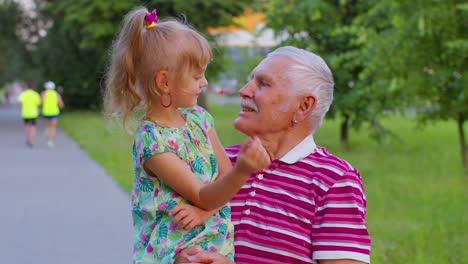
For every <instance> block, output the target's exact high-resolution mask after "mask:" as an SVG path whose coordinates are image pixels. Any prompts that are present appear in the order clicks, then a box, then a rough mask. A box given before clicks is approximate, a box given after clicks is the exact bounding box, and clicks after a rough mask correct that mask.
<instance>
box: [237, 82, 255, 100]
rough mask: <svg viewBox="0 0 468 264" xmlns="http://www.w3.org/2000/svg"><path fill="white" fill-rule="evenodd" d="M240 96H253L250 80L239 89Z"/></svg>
mask: <svg viewBox="0 0 468 264" xmlns="http://www.w3.org/2000/svg"><path fill="white" fill-rule="evenodd" d="M239 95H240V97H247V98H251V97H252V96H253V88H252V82H251V81H250V82H248V83H246V84H245V85H244V87H242V88H241V89H240V90H239Z"/></svg>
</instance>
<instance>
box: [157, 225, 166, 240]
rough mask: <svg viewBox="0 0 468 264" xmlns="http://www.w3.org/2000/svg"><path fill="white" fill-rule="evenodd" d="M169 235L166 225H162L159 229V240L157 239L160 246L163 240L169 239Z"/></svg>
mask: <svg viewBox="0 0 468 264" xmlns="http://www.w3.org/2000/svg"><path fill="white" fill-rule="evenodd" d="M167 233H168V230H167V226H166V225H164V224H160V225H159V227H158V238H157V242H158V244H159V243H161V240H162V239H164V238H167Z"/></svg>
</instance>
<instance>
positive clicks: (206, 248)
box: [197, 239, 208, 251]
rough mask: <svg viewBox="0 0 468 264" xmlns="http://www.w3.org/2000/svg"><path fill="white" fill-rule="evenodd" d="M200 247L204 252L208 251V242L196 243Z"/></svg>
mask: <svg viewBox="0 0 468 264" xmlns="http://www.w3.org/2000/svg"><path fill="white" fill-rule="evenodd" d="M197 244H198V245H199V246H200V247H202V248H203V249H204V250H205V251H208V240H206V239H205V240H203V241H202V242H200V243H197Z"/></svg>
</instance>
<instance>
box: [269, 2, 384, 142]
mask: <svg viewBox="0 0 468 264" xmlns="http://www.w3.org/2000/svg"><path fill="white" fill-rule="evenodd" d="M288 2H289V4H288V5H285V4H284V1H280V0H277V1H270V2H269V4H267V5H265V6H264V11H265V13H266V15H267V19H268V27H271V28H272V29H274V30H275V32H276V33H277V34H284V33H287V34H288V36H289V38H288V39H286V40H285V41H284V42H283V43H282V45H293V46H296V47H299V48H304V49H307V50H310V51H312V52H314V53H316V54H318V55H320V56H321V57H322V58H324V60H325V61H326V62H327V63H328V65H329V66H330V68H331V70H332V72H333V75H334V78H335V100H334V103H333V105H332V108H331V109H330V113H329V114H328V115H327V117H331V118H335V117H343V119H344V123H343V125H344V126H346V127H347V126H348V124H349V125H351V126H352V127H354V128H360V127H361V126H362V124H364V123H366V122H367V123H368V124H370V125H371V128H372V130H371V135H375V137H377V138H380V137H382V136H384V135H385V134H386V132H387V130H386V129H384V128H383V126H382V125H381V124H380V123H379V119H378V117H379V115H381V114H382V113H383V111H384V110H385V109H387V108H388V107H389V106H388V105H387V103H386V101H385V99H386V97H387V94H388V89H380V90H378V91H376V89H375V88H376V86H375V85H371V84H372V81H373V80H372V79H370V78H369V77H370V76H369V75H367V76H366V75H363V71H364V69H365V68H366V67H367V60H368V58H369V57H371V56H372V55H371V54H370V52H371V50H370V49H371V48H372V45H371V44H372V42H371V39H370V37H371V36H372V33H373V32H377V31H378V30H379V28H378V26H379V25H381V24H385V22H382V21H380V20H379V18H378V17H377V16H373V17H372V18H373V20H375V22H376V23H368V24H363V23H360V21H361V20H362V17H363V16H367V15H368V12H369V11H370V10H371V9H372V1H307V0H290V1H288ZM343 137H344V140H347V139H346V135H342V138H343Z"/></svg>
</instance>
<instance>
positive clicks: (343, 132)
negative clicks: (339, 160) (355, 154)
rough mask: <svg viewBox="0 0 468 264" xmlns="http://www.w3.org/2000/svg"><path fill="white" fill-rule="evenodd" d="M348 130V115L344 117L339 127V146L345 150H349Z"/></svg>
mask: <svg viewBox="0 0 468 264" xmlns="http://www.w3.org/2000/svg"><path fill="white" fill-rule="evenodd" d="M348 129H349V115H345V116H344V120H343V122H341V127H340V142H341V146H342V147H343V148H344V149H345V150H348V149H349V144H348Z"/></svg>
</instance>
